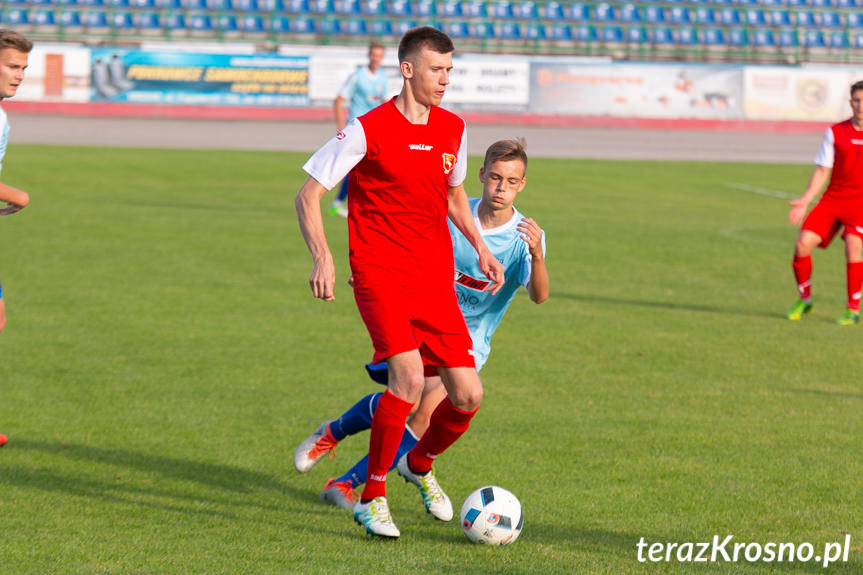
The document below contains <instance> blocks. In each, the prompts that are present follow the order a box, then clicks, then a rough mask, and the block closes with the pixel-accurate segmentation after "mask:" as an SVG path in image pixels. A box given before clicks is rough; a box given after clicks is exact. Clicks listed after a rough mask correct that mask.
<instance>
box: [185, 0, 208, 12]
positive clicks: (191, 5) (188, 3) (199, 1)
mask: <svg viewBox="0 0 863 575" xmlns="http://www.w3.org/2000/svg"><path fill="white" fill-rule="evenodd" d="M180 5H181V6H182V7H183V10H207V9H209V8H208V6H207V0H180Z"/></svg>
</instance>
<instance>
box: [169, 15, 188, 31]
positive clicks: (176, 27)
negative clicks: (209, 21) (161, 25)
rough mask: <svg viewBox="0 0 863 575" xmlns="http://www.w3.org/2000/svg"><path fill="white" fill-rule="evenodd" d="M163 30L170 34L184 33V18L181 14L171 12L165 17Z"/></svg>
mask: <svg viewBox="0 0 863 575" xmlns="http://www.w3.org/2000/svg"><path fill="white" fill-rule="evenodd" d="M165 28H166V29H167V30H168V31H169V32H171V33H178V32H185V31H186V16H185V14H183V13H182V12H173V13H171V14H167V15H166V16H165Z"/></svg>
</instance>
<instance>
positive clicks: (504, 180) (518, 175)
mask: <svg viewBox="0 0 863 575" xmlns="http://www.w3.org/2000/svg"><path fill="white" fill-rule="evenodd" d="M479 181H481V182H482V199H483V202H485V203H486V205H488V206H490V207H491V208H492V209H493V210H507V209H510V208H511V207H512V203H513V202H514V201H515V196H516V195H518V193H519V192H520V191H522V190H523V189H524V185H525V184H526V183H527V179H526V178H525V177H524V164H523V163H522V162H521V160H509V161H498V162H492V164H491V165H490V166H488V167H484V168H480V170H479Z"/></svg>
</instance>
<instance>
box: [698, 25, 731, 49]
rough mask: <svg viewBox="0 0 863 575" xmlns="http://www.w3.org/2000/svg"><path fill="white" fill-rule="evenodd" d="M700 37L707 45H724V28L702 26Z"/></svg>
mask: <svg viewBox="0 0 863 575" xmlns="http://www.w3.org/2000/svg"><path fill="white" fill-rule="evenodd" d="M699 39H700V41H701V43H702V44H704V45H705V46H724V45H725V32H723V31H722V28H702V29H701V30H700V34H699Z"/></svg>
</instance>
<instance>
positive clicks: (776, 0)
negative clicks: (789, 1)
mask: <svg viewBox="0 0 863 575" xmlns="http://www.w3.org/2000/svg"><path fill="white" fill-rule="evenodd" d="M783 1H784V0H758V5H759V6H764V7H765V8H773V7H780V6H783V5H784V4H783Z"/></svg>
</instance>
